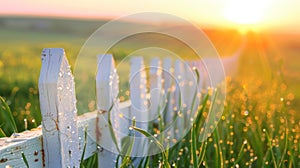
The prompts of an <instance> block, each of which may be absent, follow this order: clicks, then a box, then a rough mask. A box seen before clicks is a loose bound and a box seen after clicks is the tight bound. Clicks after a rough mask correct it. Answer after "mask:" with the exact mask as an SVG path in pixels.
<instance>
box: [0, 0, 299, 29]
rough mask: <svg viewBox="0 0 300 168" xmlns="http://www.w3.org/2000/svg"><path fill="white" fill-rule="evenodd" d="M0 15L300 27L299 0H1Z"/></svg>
mask: <svg viewBox="0 0 300 168" xmlns="http://www.w3.org/2000/svg"><path fill="white" fill-rule="evenodd" d="M0 4H1V5H0V15H26V16H27V15H29V16H55V17H71V18H97V19H98V18H99V19H103V18H106V19H107V18H117V17H120V16H124V15H128V14H134V13H138V12H163V13H169V14H173V15H177V16H179V17H182V18H184V19H187V20H189V21H192V22H195V23H196V24H200V25H202V26H210V27H211V26H217V27H235V28H243V27H252V28H254V29H263V30H269V29H272V30H281V31H300V1H299V0H250V1H249V0H150V1H149V0H147V1H146V0H126V1H125V0H105V1H104V0H0Z"/></svg>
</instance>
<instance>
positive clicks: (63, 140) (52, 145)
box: [39, 48, 80, 168]
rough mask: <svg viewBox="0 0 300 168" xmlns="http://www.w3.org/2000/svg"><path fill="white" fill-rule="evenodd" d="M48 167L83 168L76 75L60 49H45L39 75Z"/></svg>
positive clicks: (44, 143)
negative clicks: (80, 167) (80, 150)
mask: <svg viewBox="0 0 300 168" xmlns="http://www.w3.org/2000/svg"><path fill="white" fill-rule="evenodd" d="M39 95H40V108H41V112H42V119H43V121H42V131H43V153H44V164H43V166H44V167H49V168H51V167H72V168H73V167H79V162H80V153H79V140H78V130H77V109H76V97H75V86H74V78H73V75H72V73H71V70H70V66H69V64H68V61H67V59H66V56H65V52H64V50H63V49H60V48H53V49H44V50H43V52H42V68H41V72H40V78H39Z"/></svg>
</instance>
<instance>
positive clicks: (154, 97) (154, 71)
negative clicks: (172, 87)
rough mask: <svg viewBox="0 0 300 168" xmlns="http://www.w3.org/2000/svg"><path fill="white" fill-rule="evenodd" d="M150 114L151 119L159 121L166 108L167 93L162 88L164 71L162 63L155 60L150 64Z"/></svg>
mask: <svg viewBox="0 0 300 168" xmlns="http://www.w3.org/2000/svg"><path fill="white" fill-rule="evenodd" d="M149 68H150V113H149V119H150V120H154V119H157V117H158V115H162V114H161V111H162V109H163V107H164V104H165V102H164V97H165V93H164V90H163V88H162V69H161V61H160V60H159V59H158V58H154V59H152V60H151V63H150V67H149Z"/></svg>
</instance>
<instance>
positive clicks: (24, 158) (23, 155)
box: [22, 152, 29, 168]
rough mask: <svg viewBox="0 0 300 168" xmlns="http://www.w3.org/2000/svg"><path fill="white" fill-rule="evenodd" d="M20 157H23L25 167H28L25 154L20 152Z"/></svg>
mask: <svg viewBox="0 0 300 168" xmlns="http://www.w3.org/2000/svg"><path fill="white" fill-rule="evenodd" d="M22 158H23V161H24V163H25V165H26V167H27V168H29V164H28V161H27V159H26V156H25V154H24V153H23V152H22Z"/></svg>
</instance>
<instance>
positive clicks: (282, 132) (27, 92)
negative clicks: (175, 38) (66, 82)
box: [0, 17, 300, 167]
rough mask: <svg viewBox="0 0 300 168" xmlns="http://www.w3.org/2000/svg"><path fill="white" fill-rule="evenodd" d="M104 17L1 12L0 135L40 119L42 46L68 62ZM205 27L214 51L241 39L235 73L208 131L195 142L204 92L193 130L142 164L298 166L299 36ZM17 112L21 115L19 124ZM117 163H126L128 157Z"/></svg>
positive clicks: (121, 51)
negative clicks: (218, 116)
mask: <svg viewBox="0 0 300 168" xmlns="http://www.w3.org/2000/svg"><path fill="white" fill-rule="evenodd" d="M105 22H106V21H95V20H88V21H84V20H64V19H43V18H17V17H15V18H12V17H7V18H4V17H3V18H0V37H1V40H0V96H1V97H2V98H3V101H0V105H1V106H0V137H4V136H10V135H11V134H12V133H13V132H14V131H18V132H21V131H23V130H25V129H31V128H34V127H36V126H38V125H40V123H41V114H40V109H39V100H38V87H37V84H38V77H39V70H40V67H41V61H40V54H41V51H42V49H43V48H51V47H60V48H64V49H65V50H66V53H67V57H68V59H69V61H70V64H71V65H72V67H74V65H75V61H76V56H77V54H78V53H79V50H80V48H81V46H82V45H83V44H84V42H85V40H86V39H87V38H88V37H89V35H90V33H92V32H93V31H94V30H96V29H97V28H98V27H99V26H101V25H102V24H103V23H105ZM205 32H206V33H207V35H208V37H210V39H211V40H212V42H213V43H214V45H215V46H216V49H217V50H218V52H219V53H220V55H221V56H228V55H231V54H232V53H233V52H234V51H235V50H236V49H237V48H238V46H240V43H241V41H242V39H243V38H244V37H245V38H247V44H246V47H245V49H244V50H243V51H242V53H241V56H240V59H239V67H238V74H237V75H236V76H234V77H228V78H227V81H226V82H227V97H226V103H225V109H224V112H223V115H222V117H221V121H220V122H219V123H218V126H217V128H216V129H215V130H214V132H213V134H212V135H211V136H210V137H209V138H208V139H207V140H206V141H204V142H200V140H199V138H197V136H198V133H199V132H197V131H200V130H198V127H199V126H201V124H203V120H204V119H205V117H206V115H205V112H207V110H209V109H207V108H205V107H206V105H207V104H209V103H211V102H207V101H205V99H204V100H203V102H202V108H200V113H199V114H201V116H200V117H199V119H198V121H197V122H196V123H195V128H197V129H192V130H191V131H190V132H189V133H188V134H187V135H186V137H185V138H184V139H183V140H182V141H181V142H179V143H178V144H177V145H176V146H174V147H173V148H171V149H169V150H168V151H167V152H166V153H165V155H164V156H163V155H155V156H152V157H149V158H146V159H145V160H146V161H145V164H144V165H143V167H144V166H149V167H159V165H160V163H165V164H164V166H163V167H165V166H167V165H168V164H170V166H171V167H192V166H193V167H299V166H300V153H299V151H300V142H299V140H300V115H299V110H300V108H299V107H300V85H299V82H300V60H299V59H300V58H299V53H300V45H299V44H300V38H299V37H300V35H294V34H287V33H274V32H268V33H266V32H264V33H255V32H249V33H247V34H240V33H238V32H237V31H234V30H205ZM297 37H298V38H297ZM133 44H134V41H133ZM132 48H134V47H132V46H130V45H129V46H128V45H123V46H122V45H121V46H119V48H116V49H115V50H112V53H113V54H114V56H115V59H116V62H118V61H120V60H121V59H122V57H123V56H124V55H126V54H128V53H130V52H131V51H132ZM6 104H7V105H8V107H9V109H10V110H9V109H8V107H7V106H5V105H6ZM88 104H89V102H88V101H87V102H81V104H79V106H83V107H78V109H79V113H82V110H83V109H88ZM91 110H92V109H91ZM9 111H10V112H11V114H12V117H11V116H10V115H9ZM12 118H13V119H12ZM24 119H26V120H27V121H28V125H27V126H26V128H25V124H24ZM14 123H15V124H14ZM93 159H94V158H91V159H90V160H88V161H85V162H84V163H85V166H87V167H88V165H89V164H96V161H95V160H93ZM167 163H168V164H167ZM82 166H84V165H82ZM90 166H91V165H90ZM124 166H128V167H130V161H128V162H127V163H124Z"/></svg>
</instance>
